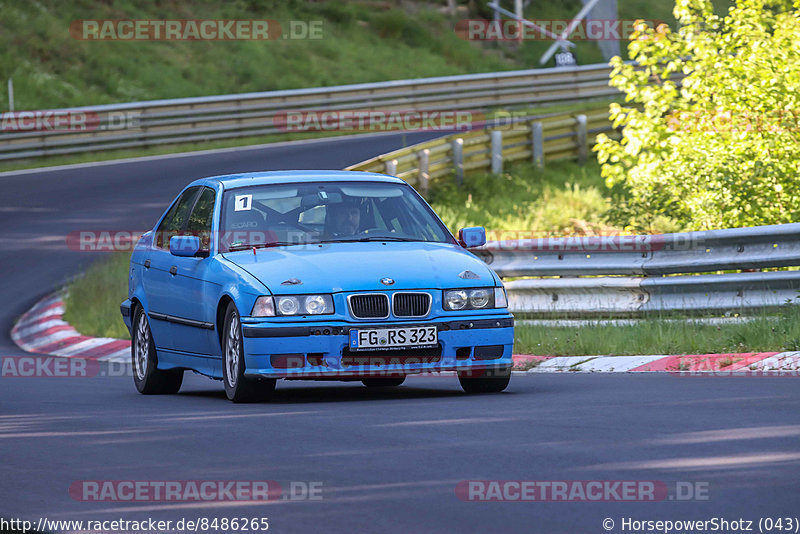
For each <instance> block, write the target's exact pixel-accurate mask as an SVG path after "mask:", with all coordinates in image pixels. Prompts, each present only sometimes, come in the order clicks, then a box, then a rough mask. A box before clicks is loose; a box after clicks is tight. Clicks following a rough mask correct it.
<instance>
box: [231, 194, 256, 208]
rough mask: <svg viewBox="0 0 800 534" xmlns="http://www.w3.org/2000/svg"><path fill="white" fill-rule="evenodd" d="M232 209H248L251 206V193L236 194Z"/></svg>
mask: <svg viewBox="0 0 800 534" xmlns="http://www.w3.org/2000/svg"><path fill="white" fill-rule="evenodd" d="M233 206H234V207H233V211H250V209H251V208H252V207H253V195H236V198H235V199H234V202H233Z"/></svg>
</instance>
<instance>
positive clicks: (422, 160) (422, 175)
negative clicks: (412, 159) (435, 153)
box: [417, 148, 431, 195]
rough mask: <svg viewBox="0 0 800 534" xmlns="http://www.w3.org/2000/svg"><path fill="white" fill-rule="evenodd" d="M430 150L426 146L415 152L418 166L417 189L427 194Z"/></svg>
mask: <svg viewBox="0 0 800 534" xmlns="http://www.w3.org/2000/svg"><path fill="white" fill-rule="evenodd" d="M430 153H431V151H430V150H428V149H427V148H425V149H423V150H420V151H419V152H417V168H419V190H420V191H421V192H422V194H423V195H426V194H428V181H429V180H430V174H429V173H428V160H429V156H430Z"/></svg>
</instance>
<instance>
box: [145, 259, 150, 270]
mask: <svg viewBox="0 0 800 534" xmlns="http://www.w3.org/2000/svg"><path fill="white" fill-rule="evenodd" d="M144 268H145V269H149V268H150V260H144Z"/></svg>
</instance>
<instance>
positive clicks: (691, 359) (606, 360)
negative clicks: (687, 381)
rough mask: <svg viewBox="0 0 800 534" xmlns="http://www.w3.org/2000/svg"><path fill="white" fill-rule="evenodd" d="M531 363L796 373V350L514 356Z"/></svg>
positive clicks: (577, 368)
mask: <svg viewBox="0 0 800 534" xmlns="http://www.w3.org/2000/svg"><path fill="white" fill-rule="evenodd" d="M514 359H515V361H516V360H520V361H519V362H516V363H517V365H518V366H519V365H520V364H521V363H522V362H526V363H527V362H533V363H535V362H539V363H535V365H536V366H535V367H532V368H531V369H529V370H528V371H527V372H528V373H565V372H583V373H642V372H669V373H679V374H680V373H704V372H708V373H731V374H737V373H742V374H745V373H761V372H775V371H780V372H787V371H788V372H791V373H794V374H795V375H797V376H800V352H746V353H730V354H688V355H684V356H667V355H663V354H662V355H652V356H554V357H547V356H523V355H520V356H515V358H514Z"/></svg>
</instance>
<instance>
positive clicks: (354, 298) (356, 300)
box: [348, 293, 389, 319]
mask: <svg viewBox="0 0 800 534" xmlns="http://www.w3.org/2000/svg"><path fill="white" fill-rule="evenodd" d="M348 300H349V302H350V313H352V314H353V317H356V318H358V319H384V318H386V317H389V297H388V296H386V295H384V294H383V293H366V294H363V295H351V296H350V298H349V299H348Z"/></svg>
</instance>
